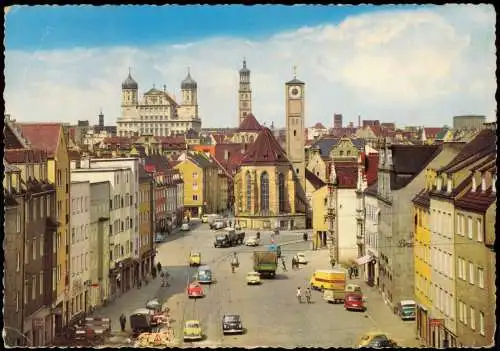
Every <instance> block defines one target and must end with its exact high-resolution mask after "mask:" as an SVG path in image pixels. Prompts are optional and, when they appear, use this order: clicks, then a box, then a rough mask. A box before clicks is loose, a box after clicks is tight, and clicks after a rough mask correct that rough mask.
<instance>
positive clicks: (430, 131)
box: [424, 128, 442, 139]
mask: <svg viewBox="0 0 500 351" xmlns="http://www.w3.org/2000/svg"><path fill="white" fill-rule="evenodd" d="M441 129H442V128H424V131H425V136H426V137H427V138H431V139H434V138H435V137H436V135H437V134H438V133H439V131H440V130H441Z"/></svg>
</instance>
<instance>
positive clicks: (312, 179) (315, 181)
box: [306, 168, 325, 190]
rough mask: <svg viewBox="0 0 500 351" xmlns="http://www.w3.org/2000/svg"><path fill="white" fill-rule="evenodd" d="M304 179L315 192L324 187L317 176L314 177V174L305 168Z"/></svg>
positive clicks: (323, 183)
mask: <svg viewBox="0 0 500 351" xmlns="http://www.w3.org/2000/svg"><path fill="white" fill-rule="evenodd" d="M306 179H307V180H308V181H309V182H310V183H311V185H312V186H313V187H314V189H315V190H317V189H319V188H321V187H322V186H323V185H325V182H323V181H322V180H321V179H320V178H319V177H318V176H316V174H314V173H313V172H311V171H310V170H308V169H307V168H306Z"/></svg>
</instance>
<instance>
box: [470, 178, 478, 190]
mask: <svg viewBox="0 0 500 351" xmlns="http://www.w3.org/2000/svg"><path fill="white" fill-rule="evenodd" d="M476 188H477V184H476V177H474V176H473V177H472V188H471V189H470V190H471V192H473V193H475V192H476Z"/></svg>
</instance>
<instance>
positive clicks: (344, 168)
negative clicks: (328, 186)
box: [335, 162, 358, 189]
mask: <svg viewBox="0 0 500 351" xmlns="http://www.w3.org/2000/svg"><path fill="white" fill-rule="evenodd" d="M335 173H336V174H337V187H338V188H339V189H346V188H348V189H353V188H356V187H357V185H358V165H357V163H356V162H336V163H335Z"/></svg>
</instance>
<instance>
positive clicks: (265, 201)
mask: <svg viewBox="0 0 500 351" xmlns="http://www.w3.org/2000/svg"><path fill="white" fill-rule="evenodd" d="M260 210H261V211H269V175H268V174H267V172H264V173H262V175H261V176H260Z"/></svg>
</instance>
